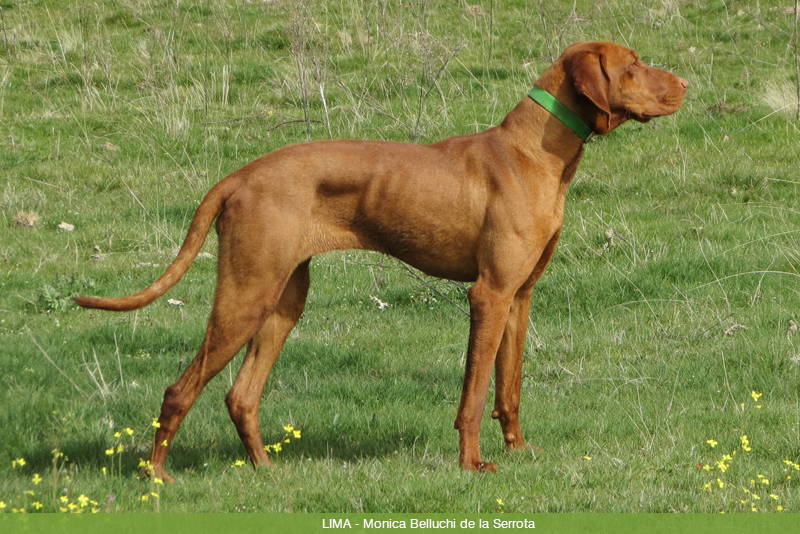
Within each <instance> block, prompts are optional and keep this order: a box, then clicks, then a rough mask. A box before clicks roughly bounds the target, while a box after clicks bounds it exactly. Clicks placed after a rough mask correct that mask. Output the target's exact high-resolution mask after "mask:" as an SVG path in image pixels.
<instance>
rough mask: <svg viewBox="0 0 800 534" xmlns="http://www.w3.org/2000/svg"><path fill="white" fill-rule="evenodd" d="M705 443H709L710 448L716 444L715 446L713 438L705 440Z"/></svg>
mask: <svg viewBox="0 0 800 534" xmlns="http://www.w3.org/2000/svg"><path fill="white" fill-rule="evenodd" d="M706 443H708V444H709V445H711V448H712V449H713V448H714V447H716V446H717V442H716V441H714V440H713V439H709V440H706Z"/></svg>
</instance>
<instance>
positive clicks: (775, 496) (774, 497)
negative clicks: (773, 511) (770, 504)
mask: <svg viewBox="0 0 800 534" xmlns="http://www.w3.org/2000/svg"><path fill="white" fill-rule="evenodd" d="M769 496H770V497H772V498H773V499H774V500H776V501H777V500H778V499H780V497H778V496H777V495H775V494H774V493H770V494H769Z"/></svg>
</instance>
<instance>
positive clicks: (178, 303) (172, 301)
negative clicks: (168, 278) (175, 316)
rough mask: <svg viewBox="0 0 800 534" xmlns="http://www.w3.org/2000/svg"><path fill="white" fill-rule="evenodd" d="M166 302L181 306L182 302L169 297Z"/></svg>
mask: <svg viewBox="0 0 800 534" xmlns="http://www.w3.org/2000/svg"><path fill="white" fill-rule="evenodd" d="M167 304H169V305H170V306H183V305H184V302H183V301H182V300H178V299H169V300H167Z"/></svg>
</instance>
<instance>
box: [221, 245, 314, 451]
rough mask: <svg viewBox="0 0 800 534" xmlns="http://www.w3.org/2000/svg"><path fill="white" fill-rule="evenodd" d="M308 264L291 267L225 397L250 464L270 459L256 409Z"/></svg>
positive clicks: (295, 311) (301, 293) (302, 294)
mask: <svg viewBox="0 0 800 534" xmlns="http://www.w3.org/2000/svg"><path fill="white" fill-rule="evenodd" d="M308 264H309V262H308V261H306V262H304V263H303V264H301V265H300V266H299V267H298V268H297V269H296V270H295V272H294V273H293V274H292V276H291V278H290V279H289V282H288V283H287V284H286V288H285V289H284V290H283V294H282V295H281V298H280V301H279V302H278V306H277V307H276V308H275V311H274V312H272V315H270V316H269V317H268V318H267V320H266V321H265V322H264V325H263V326H262V327H261V329H260V330H259V331H258V332H257V333H256V335H255V336H253V339H252V340H250V344H249V346H248V347H247V354H246V355H245V357H244V362H242V367H241V369H240V370H239V374H238V376H237V377H236V381H235V382H234V384H233V387H232V388H231V389H230V391H229V392H228V395H227V396H226V397H225V403H226V404H227V405H228V411H229V413H230V415H231V419H233V423H234V424H235V425H236V430H237V432H238V433H239V437H240V438H241V439H242V442H243V443H244V446H245V449H247V454H248V455H249V456H250V461H251V462H253V465H254V466H257V465H259V464H269V463H270V460H269V456H268V455H267V453H266V451H265V450H264V442H263V441H262V439H261V431H260V429H259V424H258V409H259V405H260V404H261V394H262V392H263V390H264V385H265V384H266V382H267V377H268V376H269V372H270V370H271V369H272V365H273V364H274V363H275V361H276V360H277V359H278V355H279V354H280V352H281V349H282V348H283V344H284V342H285V341H286V337H287V336H288V335H289V332H291V330H292V328H294V325H295V324H296V323H297V321H298V319H300V315H302V313H303V308H304V307H305V302H306V296H307V295H308V286H309V273H308Z"/></svg>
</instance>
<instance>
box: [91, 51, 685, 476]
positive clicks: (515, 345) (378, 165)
mask: <svg viewBox="0 0 800 534" xmlns="http://www.w3.org/2000/svg"><path fill="white" fill-rule="evenodd" d="M536 85H537V86H538V87H540V88H541V89H543V90H545V91H547V92H548V93H550V94H551V95H552V96H553V97H555V98H556V99H557V100H558V101H559V102H561V104H563V105H564V106H566V107H567V108H568V109H569V110H570V111H571V113H572V114H574V115H577V117H578V118H579V119H580V121H582V122H583V123H585V125H587V126H588V127H589V128H590V129H591V130H592V131H593V132H594V133H596V134H605V133H608V132H610V131H612V130H613V129H615V128H617V127H618V126H620V125H621V124H623V123H624V122H625V121H627V120H629V119H634V120H638V121H641V122H646V121H648V120H650V119H651V118H653V117H657V116H661V115H667V114H670V113H674V112H675V111H677V110H678V109H679V108H680V106H681V103H682V102H683V97H684V94H685V92H686V88H687V86H688V82H687V81H686V80H684V79H682V78H679V77H678V76H675V75H673V74H670V73H668V72H665V71H662V70H659V69H655V68H653V67H650V66H648V65H645V64H643V63H642V62H641V61H639V58H638V56H637V55H636V54H635V53H634V52H633V51H631V50H629V49H627V48H624V47H621V46H617V45H614V44H612V43H576V44H574V45H572V46H570V47H569V48H567V49H566V50H565V51H564V53H563V54H562V55H561V57H560V58H559V59H558V60H557V61H556V62H555V63H554V64H553V65H552V66H551V67H550V68H549V69H548V70H547V71H546V72H545V73H544V74H543V75H542V77H541V78H540V79H539V80H538V81H537V82H536ZM582 154H583V139H582V137H581V136H579V135H577V134H576V133H575V131H573V130H572V129H571V128H570V127H569V126H567V125H566V124H565V123H564V122H562V121H561V120H560V119H559V118H557V117H556V116H554V115H552V114H551V113H550V112H548V111H547V110H546V109H544V108H543V107H542V105H540V104H538V103H537V102H534V101H533V100H532V99H531V98H527V97H526V98H525V99H523V100H522V101H521V102H520V103H519V104H518V105H517V106H516V107H515V108H514V109H513V110H512V111H511V112H510V113H509V114H508V115H507V116H506V118H505V120H504V121H503V122H502V123H501V124H500V125H499V126H497V127H494V128H490V129H488V130H486V131H484V132H482V133H478V134H473V135H467V136H459V137H452V138H450V139H445V140H443V141H440V142H438V143H434V144H432V145H419V144H413V143H396V142H379V141H317V142H313V143H306V144H300V145H292V146H287V147H284V148H281V149H279V150H276V151H274V152H272V153H270V154H267V155H265V156H263V157H261V158H259V159H257V160H255V161H253V162H251V163H249V164H248V165H245V166H244V167H243V168H241V169H239V170H238V171H236V172H234V173H233V174H231V175H230V176H228V177H226V178H224V179H223V180H222V181H220V182H219V183H218V184H217V185H216V186H214V188H212V189H211V191H210V192H209V193H208V195H206V197H205V199H204V200H203V201H202V203H201V204H200V206H199V208H198V209H197V213H196V214H195V216H194V219H193V220H192V223H191V226H190V228H189V231H188V235H187V237H186V240H185V242H184V244H183V247H182V248H181V251H180V252H179V253H178V257H177V258H176V259H175V260H174V261H173V263H172V264H171V265H170V266H169V267H168V268H167V270H166V271H165V273H164V274H163V275H162V276H161V277H160V278H159V279H158V280H156V282H154V283H153V284H152V285H151V286H150V287H148V288H147V289H145V290H144V291H142V292H140V293H137V294H136V295H132V296H128V297H121V298H99V299H97V298H87V297H79V298H77V299H76V302H77V303H78V304H79V305H81V306H84V307H91V308H100V309H108V310H117V311H126V310H133V309H137V308H140V307H142V306H145V305H147V304H149V303H151V302H153V301H154V300H155V299H157V298H158V297H160V296H161V295H163V294H164V293H165V292H166V291H167V290H168V289H169V288H170V287H172V286H173V285H175V284H176V283H177V282H178V281H179V280H180V279H181V277H182V276H183V274H184V273H185V272H186V271H187V269H188V268H189V266H190V264H191V262H192V260H193V259H194V258H195V256H196V255H197V253H198V252H199V250H200V247H201V246H202V244H203V241H204V239H205V237H206V234H207V233H208V231H209V230H210V228H211V224H212V223H213V221H214V219H215V218H216V220H217V233H218V235H219V261H218V267H217V269H218V273H217V288H216V294H215V297H214V304H213V307H212V311H211V317H210V318H209V323H208V329H207V331H206V335H205V338H204V340H203V343H202V345H201V346H200V349H199V352H198V354H197V357H196V358H195V359H194V361H193V362H192V363H191V365H189V367H188V368H187V369H186V371H185V372H184V374H183V375H182V376H181V377H180V378H179V379H178V380H177V381H176V382H175V383H174V384H173V385H171V386H170V387H169V388H167V390H166V392H165V394H164V402H163V404H162V407H161V415H160V417H159V420H158V422H159V423H160V427H159V428H158V429H157V431H156V436H155V444H156V445H155V446H154V447H153V449H152V452H151V454H150V462H151V465H152V469H153V474H154V476H156V477H160V478H164V479H166V480H169V477H168V476H167V475H166V473H165V472H164V462H165V459H166V455H167V451H168V449H169V445H170V444H171V443H172V440H173V438H174V436H175V432H176V431H177V430H178V427H179V425H180V423H181V421H182V420H183V418H184V416H185V415H186V413H187V412H188V411H189V409H190V408H191V406H192V404H193V403H194V401H195V399H196V398H197V396H198V395H199V394H200V392H201V390H202V389H203V387H204V386H205V385H206V383H208V381H209V380H211V379H212V378H213V377H214V376H215V375H216V374H217V373H219V371H221V370H222V369H223V368H224V367H225V366H226V365H227V364H228V362H229V361H230V360H231V359H232V358H233V357H234V356H235V355H236V353H237V352H238V351H239V349H241V347H242V346H244V345H245V344H248V347H247V352H246V355H245V357H244V361H243V363H242V367H241V369H240V371H239V374H238V377H237V378H236V381H235V382H234V384H233V387H232V388H231V390H230V391H229V392H228V395H227V397H226V399H225V401H226V404H227V406H228V410H229V413H230V416H231V418H232V419H233V421H234V424H235V425H236V429H237V431H238V433H239V436H240V437H241V439H242V441H243V442H244V445H245V448H246V449H247V452H248V455H249V456H250V459H251V461H252V462H253V464H254V465H259V464H269V463H270V460H269V457H268V456H267V453H266V451H265V450H264V444H263V442H262V439H261V434H260V430H259V422H258V410H259V403H260V401H261V393H262V390H263V388H264V384H265V383H266V380H267V376H268V375H269V372H270V369H271V368H272V365H273V364H274V363H275V360H276V359H277V357H278V355H279V353H280V351H281V349H282V347H283V343H284V341H285V340H286V337H287V335H288V334H289V332H290V331H291V329H292V328H293V327H294V325H295V323H296V322H297V320H298V319H299V317H300V315H301V314H302V312H303V308H304V305H305V301H306V296H307V293H308V287H309V272H308V266H309V260H310V258H311V257H312V256H314V255H315V254H319V253H321V252H325V251H328V250H334V249H343V248H364V249H371V250H378V251H382V252H386V253H388V254H391V255H393V256H396V257H397V258H399V259H400V260H402V261H404V262H406V263H408V264H410V265H412V266H414V267H416V268H418V269H420V270H422V271H424V272H426V273H428V274H430V275H433V276H438V277H444V278H451V279H454V280H459V281H463V282H474V284H473V285H472V287H471V288H470V290H469V293H468V297H469V304H470V335H469V343H468V349H467V361H466V371H465V376H464V383H463V389H462V394H461V402H460V405H459V408H458V413H457V416H456V421H455V427H456V428H457V429H458V431H459V447H460V453H459V462H460V464H461V466H462V467H463V468H465V469H473V470H482V471H485V470H491V471H493V470H496V466H495V465H494V464H491V463H486V462H484V461H483V460H482V458H481V454H480V447H479V441H478V434H479V430H480V423H481V418H482V415H483V411H484V407H485V403H486V398H487V393H488V389H489V385H490V382H491V378H492V370H493V369H494V371H495V388H496V395H495V401H494V409H493V411H492V417H493V418H495V419H497V420H498V421H499V422H500V426H501V429H502V432H503V437H504V440H505V442H506V446H507V447H508V448H509V449H522V448H525V447H526V444H525V441H524V440H523V437H522V431H521V429H520V426H519V401H520V388H521V377H522V350H523V346H524V343H525V334H526V331H527V328H528V314H529V310H530V299H531V293H532V291H533V287H534V285H535V283H536V281H537V280H538V279H539V277H540V276H541V275H542V273H543V272H544V270H545V268H546V267H547V264H548V262H549V261H550V258H551V257H552V254H553V252H554V250H555V248H556V244H557V243H558V239H559V236H560V233H561V226H562V222H563V216H564V200H565V197H566V192H567V188H568V186H569V183H570V181H571V180H572V177H573V176H574V174H575V171H576V169H577V165H578V163H579V161H580V158H581V156H582ZM165 444H166V445H165Z"/></svg>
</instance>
